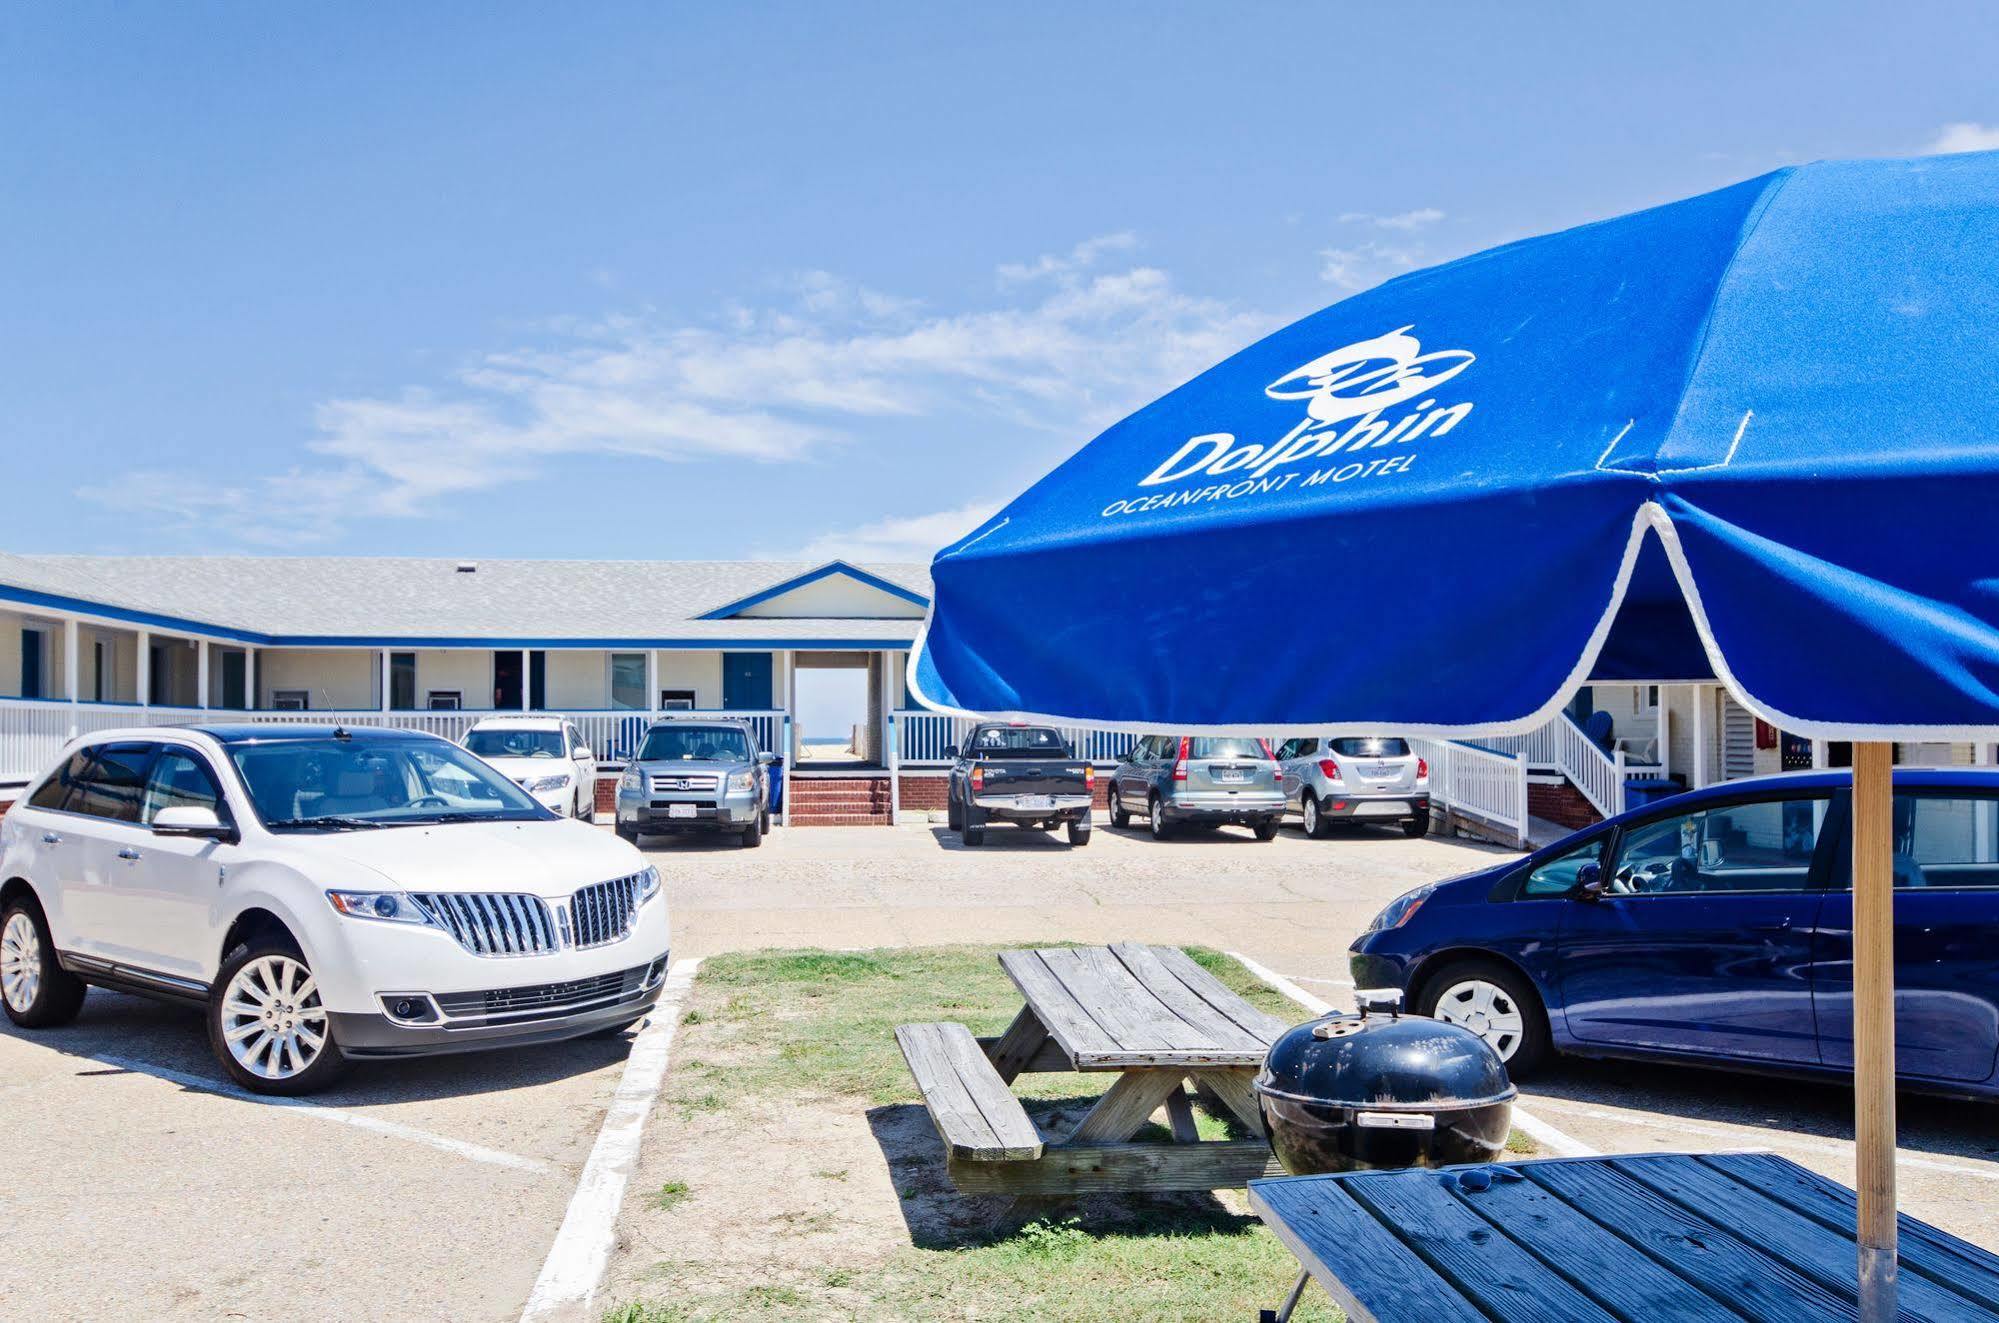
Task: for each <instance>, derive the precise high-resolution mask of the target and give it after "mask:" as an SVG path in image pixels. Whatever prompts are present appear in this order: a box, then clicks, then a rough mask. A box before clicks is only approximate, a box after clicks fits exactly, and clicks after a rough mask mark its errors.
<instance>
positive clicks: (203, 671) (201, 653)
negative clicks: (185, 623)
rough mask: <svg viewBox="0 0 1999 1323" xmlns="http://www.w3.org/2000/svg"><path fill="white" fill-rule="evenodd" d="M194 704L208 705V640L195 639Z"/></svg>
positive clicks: (203, 706)
mask: <svg viewBox="0 0 1999 1323" xmlns="http://www.w3.org/2000/svg"><path fill="white" fill-rule="evenodd" d="M194 705H195V706H196V707H198V708H203V709H206V708H207V707H208V640H207V639H196V640H195V641H194Z"/></svg>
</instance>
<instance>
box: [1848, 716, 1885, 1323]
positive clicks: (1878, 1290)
mask: <svg viewBox="0 0 1999 1323" xmlns="http://www.w3.org/2000/svg"><path fill="white" fill-rule="evenodd" d="M1893 764H1894V746H1893V745H1891V744H1858V743H1856V744H1855V745H1854V746H1853V1111H1854V1125H1853V1132H1854V1167H1855V1173H1854V1174H1855V1181H1854V1183H1855V1185H1856V1187H1857V1190H1858V1193H1859V1196H1860V1217H1859V1225H1858V1228H1857V1231H1858V1236H1857V1240H1858V1242H1859V1245H1860V1318H1861V1323H1888V1320H1890V1319H1893V1318H1894V1317H1895V1226H1896V1222H1895V890H1894V888H1895V876H1894V848H1895V847H1894V830H1895V829H1894V782H1893V775H1892V771H1891V768H1892V767H1893Z"/></svg>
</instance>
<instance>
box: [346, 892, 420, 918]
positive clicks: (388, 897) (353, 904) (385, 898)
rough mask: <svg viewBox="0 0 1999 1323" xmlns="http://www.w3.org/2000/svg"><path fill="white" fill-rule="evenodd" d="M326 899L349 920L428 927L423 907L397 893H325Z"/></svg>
mask: <svg viewBox="0 0 1999 1323" xmlns="http://www.w3.org/2000/svg"><path fill="white" fill-rule="evenodd" d="M326 899H327V900H328V901H330V902H331V903H332V905H333V908H334V909H336V910H339V911H340V912H341V913H342V914H345V915H347V916H348V917H349V918H353V919H380V920H382V921H383V922H385V923H416V924H423V925H428V924H429V923H430V916H429V915H428V914H426V913H424V911H423V907H422V906H420V905H418V904H417V903H416V902H415V901H413V900H411V899H410V898H409V897H408V896H406V895H404V894H403V893H402V892H400V891H329V892H327V893H326Z"/></svg>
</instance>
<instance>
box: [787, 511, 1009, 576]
mask: <svg viewBox="0 0 1999 1323" xmlns="http://www.w3.org/2000/svg"><path fill="white" fill-rule="evenodd" d="M998 509H999V502H997V501H983V502H973V503H972V504H970V505H961V506H959V507H957V508H956V509H953V510H935V511H932V512H931V513H929V514H920V515H905V516H897V517H892V518H888V519H877V520H875V521H873V522H872V523H866V524H861V525H860V526H858V527H855V528H845V529H837V530H835V531H833V532H830V533H822V534H820V535H819V536H818V537H815V538H813V539H812V540H810V541H809V542H805V543H801V544H800V545H798V546H795V547H789V548H785V549H782V550H779V551H775V552H772V553H769V554H770V557H771V558H772V559H781V560H810V561H822V560H835V559H838V560H854V561H868V560H907V561H922V562H925V563H928V562H929V560H930V558H931V557H932V556H934V555H936V554H937V552H938V551H939V550H940V549H942V548H943V547H946V546H948V545H950V544H951V543H953V542H956V541H957V540H958V539H959V538H961V537H963V536H965V534H967V533H969V532H971V531H972V530H973V529H975V528H977V527H978V526H979V525H980V524H982V523H984V522H985V521H986V520H988V519H990V518H992V516H993V512H994V511H996V510H998Z"/></svg>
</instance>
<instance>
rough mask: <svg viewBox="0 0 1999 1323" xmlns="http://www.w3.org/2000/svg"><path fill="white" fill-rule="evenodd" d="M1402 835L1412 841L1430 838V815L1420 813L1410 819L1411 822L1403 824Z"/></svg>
mask: <svg viewBox="0 0 1999 1323" xmlns="http://www.w3.org/2000/svg"><path fill="white" fill-rule="evenodd" d="M1402 834H1403V835H1404V836H1407V837H1408V838H1409V839H1410V840H1412V841H1415V840H1421V839H1422V838H1423V837H1425V836H1428V835H1429V834H1430V815H1429V814H1428V813H1419V814H1418V815H1416V816H1415V817H1413V818H1411V819H1409V821H1407V822H1405V823H1403V824H1402Z"/></svg>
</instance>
